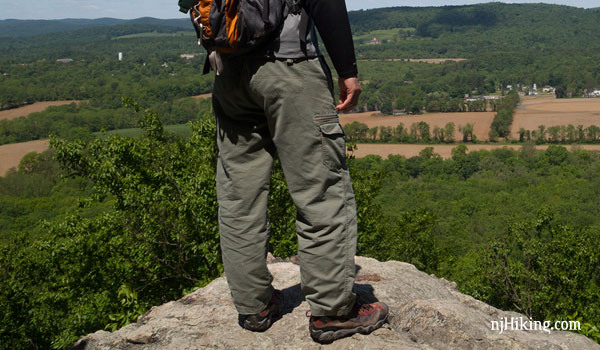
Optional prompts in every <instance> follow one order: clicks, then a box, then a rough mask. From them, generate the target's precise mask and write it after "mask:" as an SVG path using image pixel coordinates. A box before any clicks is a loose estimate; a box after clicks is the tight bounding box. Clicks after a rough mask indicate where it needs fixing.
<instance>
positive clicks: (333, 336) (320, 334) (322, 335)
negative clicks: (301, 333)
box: [310, 314, 389, 344]
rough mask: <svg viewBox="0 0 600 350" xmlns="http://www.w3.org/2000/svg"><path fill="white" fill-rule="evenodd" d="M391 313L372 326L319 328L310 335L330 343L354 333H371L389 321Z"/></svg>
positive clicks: (319, 341) (318, 341)
mask: <svg viewBox="0 0 600 350" xmlns="http://www.w3.org/2000/svg"><path fill="white" fill-rule="evenodd" d="M388 316H389V314H387V315H385V318H383V319H381V320H379V321H377V323H375V324H372V325H370V326H361V327H357V328H348V329H340V330H337V331H319V330H311V331H310V336H311V337H312V338H313V340H314V341H316V342H317V343H321V344H329V343H332V342H333V341H334V340H338V339H340V338H345V337H349V336H351V335H353V334H356V333H360V334H369V333H371V332H373V331H374V330H376V329H379V328H381V326H383V324H384V323H386V322H387V320H388Z"/></svg>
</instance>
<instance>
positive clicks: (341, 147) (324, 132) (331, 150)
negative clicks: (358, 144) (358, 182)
mask: <svg viewBox="0 0 600 350" xmlns="http://www.w3.org/2000/svg"><path fill="white" fill-rule="evenodd" d="M316 120H317V122H318V123H319V129H320V130H321V152H322V153H323V164H324V165H325V166H326V167H327V168H328V169H329V170H333V171H340V170H341V169H346V141H345V140H344V136H345V134H344V130H343V129H342V126H341V125H340V123H339V122H338V118H337V115H330V116H317V117H316Z"/></svg>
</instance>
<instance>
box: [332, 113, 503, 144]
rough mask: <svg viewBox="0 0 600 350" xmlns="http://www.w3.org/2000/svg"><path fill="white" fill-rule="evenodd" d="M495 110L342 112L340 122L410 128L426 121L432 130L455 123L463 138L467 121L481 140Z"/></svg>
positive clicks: (487, 130) (456, 135)
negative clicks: (396, 113)
mask: <svg viewBox="0 0 600 350" xmlns="http://www.w3.org/2000/svg"><path fill="white" fill-rule="evenodd" d="M494 114H495V113H494V112H461V113H427V114H418V115H400V116H385V117H384V116H382V115H381V114H379V113H376V112H367V113H352V114H340V123H341V124H342V126H343V125H346V124H350V123H352V122H354V121H357V122H360V123H365V124H367V126H368V127H369V128H372V127H374V126H392V127H396V126H398V124H400V123H402V124H404V127H405V128H410V126H411V124H412V123H418V122H421V121H423V122H426V123H427V124H429V128H430V130H433V128H434V127H435V126H437V127H440V128H443V127H444V126H446V124H447V123H450V122H452V123H454V128H455V133H454V138H455V139H456V140H462V133H460V132H459V131H458V127H459V126H464V125H466V124H467V123H471V124H473V128H474V130H473V133H474V134H475V136H477V139H479V140H487V139H488V134H489V132H490V125H491V124H492V120H494Z"/></svg>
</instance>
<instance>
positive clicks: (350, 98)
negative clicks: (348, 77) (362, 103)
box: [336, 92, 358, 113]
mask: <svg viewBox="0 0 600 350" xmlns="http://www.w3.org/2000/svg"><path fill="white" fill-rule="evenodd" d="M357 100H358V98H357V94H356V93H354V92H351V93H349V94H348V95H347V96H346V99H345V100H344V101H341V100H340V104H339V105H337V106H336V109H337V110H338V112H343V113H348V112H350V111H351V110H352V108H354V107H356V104H357V102H358V101H357Z"/></svg>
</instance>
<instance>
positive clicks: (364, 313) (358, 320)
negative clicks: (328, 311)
mask: <svg viewBox="0 0 600 350" xmlns="http://www.w3.org/2000/svg"><path fill="white" fill-rule="evenodd" d="M388 314H389V312H388V306H387V305H386V304H384V303H382V302H376V303H371V304H359V303H358V302H357V303H356V304H355V305H354V308H353V309H352V311H351V312H350V314H349V315H347V316H344V317H330V316H321V317H316V316H311V317H310V321H309V326H308V329H309V331H310V336H311V337H312V338H313V339H314V341H316V342H318V343H323V344H328V343H331V342H332V341H334V340H336V339H340V338H344V337H348V336H351V335H352V334H355V333H361V334H369V333H371V332H372V331H374V330H376V329H377V328H379V327H381V326H382V325H383V324H384V323H385V322H386V321H387V319H388Z"/></svg>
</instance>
